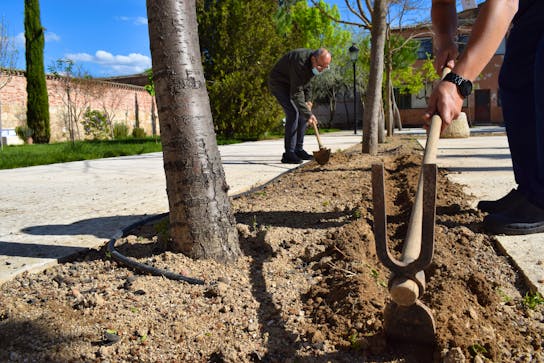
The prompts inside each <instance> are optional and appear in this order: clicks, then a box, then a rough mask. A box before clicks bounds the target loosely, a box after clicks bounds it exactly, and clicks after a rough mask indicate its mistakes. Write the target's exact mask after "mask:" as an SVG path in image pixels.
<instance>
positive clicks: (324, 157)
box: [312, 123, 331, 165]
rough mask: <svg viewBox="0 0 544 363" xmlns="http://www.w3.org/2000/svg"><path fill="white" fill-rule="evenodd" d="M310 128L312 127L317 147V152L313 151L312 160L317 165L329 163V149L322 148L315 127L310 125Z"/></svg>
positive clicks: (313, 124)
mask: <svg viewBox="0 0 544 363" xmlns="http://www.w3.org/2000/svg"><path fill="white" fill-rule="evenodd" d="M312 126H313V127H314V131H315V137H316V138H317V144H318V145H319V151H314V159H315V161H317V163H318V164H319V165H325V164H327V163H328V162H329V158H330V157H331V149H328V148H326V147H324V146H323V144H322V143H321V138H320V137H319V131H318V130H317V125H316V124H315V123H312Z"/></svg>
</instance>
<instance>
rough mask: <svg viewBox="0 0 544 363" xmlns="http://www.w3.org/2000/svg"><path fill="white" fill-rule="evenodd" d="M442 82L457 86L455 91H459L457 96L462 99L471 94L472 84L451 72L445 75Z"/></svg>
mask: <svg viewBox="0 0 544 363" xmlns="http://www.w3.org/2000/svg"><path fill="white" fill-rule="evenodd" d="M444 80H445V81H449V82H452V83H454V84H455V85H456V86H457V90H459V94H460V95H461V96H463V97H467V96H468V95H470V94H471V93H472V82H471V81H469V80H468V79H464V78H463V77H461V76H459V75H457V74H455V73H453V72H450V73H448V74H446V76H445V77H444Z"/></svg>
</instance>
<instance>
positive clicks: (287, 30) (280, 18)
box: [275, 0, 362, 126]
mask: <svg viewBox="0 0 544 363" xmlns="http://www.w3.org/2000/svg"><path fill="white" fill-rule="evenodd" d="M339 16H340V12H339V11H338V7H337V6H336V5H335V6H332V7H331V6H330V5H328V4H327V3H326V2H325V1H323V0H320V1H319V2H318V3H317V5H316V6H309V5H308V2H307V1H305V0H291V1H284V2H283V4H282V5H281V6H280V7H279V8H278V11H277V13H276V16H275V18H276V24H277V26H278V29H279V31H280V33H282V34H284V36H285V39H286V42H288V43H289V44H291V48H310V49H317V48H319V47H325V48H327V49H328V50H329V51H330V52H331V54H332V56H333V60H332V63H331V68H330V70H329V71H327V72H324V73H323V74H321V75H320V76H319V77H315V78H314V79H313V80H312V94H313V100H314V101H316V102H317V103H321V104H327V105H328V107H329V119H328V120H327V123H326V125H327V126H330V125H331V124H332V122H333V119H334V114H335V110H336V99H337V97H338V96H341V97H344V96H345V95H347V94H348V93H349V91H350V90H352V84H353V78H351V76H352V74H351V72H349V71H350V69H351V62H350V60H349V59H348V58H347V55H346V50H347V48H348V47H349V44H351V43H350V42H349V41H350V39H351V32H349V31H348V30H346V29H345V28H344V27H342V26H341V25H340V24H339V23H337V22H335V21H333V20H332V19H333V18H335V17H339ZM347 76H348V77H347ZM359 89H362V88H359ZM349 97H351V96H349ZM314 103H315V102H314Z"/></svg>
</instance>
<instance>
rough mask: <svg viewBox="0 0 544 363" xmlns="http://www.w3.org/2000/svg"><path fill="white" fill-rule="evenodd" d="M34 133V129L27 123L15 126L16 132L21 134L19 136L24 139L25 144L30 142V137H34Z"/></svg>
mask: <svg viewBox="0 0 544 363" xmlns="http://www.w3.org/2000/svg"><path fill="white" fill-rule="evenodd" d="M32 133H33V132H32V129H31V128H30V127H28V126H26V125H24V126H16V127H15V134H16V135H17V136H19V138H20V139H21V140H23V141H24V142H25V144H26V143H27V142H28V139H29V138H30V137H32Z"/></svg>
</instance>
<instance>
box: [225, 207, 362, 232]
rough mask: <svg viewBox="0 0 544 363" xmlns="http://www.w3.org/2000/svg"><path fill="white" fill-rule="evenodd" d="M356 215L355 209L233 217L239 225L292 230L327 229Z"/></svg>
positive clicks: (258, 213)
mask: <svg viewBox="0 0 544 363" xmlns="http://www.w3.org/2000/svg"><path fill="white" fill-rule="evenodd" d="M356 213H357V212H356V211H355V209H351V210H347V211H340V212H298V211H297V212H293V211H273V212H268V211H267V212H265V211H255V212H238V213H236V214H235V217H236V221H238V222H239V223H245V224H247V225H250V226H251V225H256V224H259V225H264V226H274V227H287V228H293V229H306V228H314V229H327V228H335V227H341V226H343V225H344V224H347V223H349V222H350V219H352V218H353V216H354V215H355V214H356Z"/></svg>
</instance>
